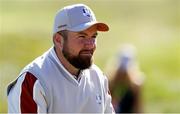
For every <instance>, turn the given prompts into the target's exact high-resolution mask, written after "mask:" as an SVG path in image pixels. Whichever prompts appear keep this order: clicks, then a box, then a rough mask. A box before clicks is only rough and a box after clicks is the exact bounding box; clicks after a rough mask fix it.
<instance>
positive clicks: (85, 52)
mask: <svg viewBox="0 0 180 114" xmlns="http://www.w3.org/2000/svg"><path fill="white" fill-rule="evenodd" d="M93 53H94V50H93V49H91V50H87V49H84V50H81V51H80V52H79V54H92V55H93Z"/></svg>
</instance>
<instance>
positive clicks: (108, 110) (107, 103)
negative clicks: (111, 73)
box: [104, 76, 115, 114]
mask: <svg viewBox="0 0 180 114" xmlns="http://www.w3.org/2000/svg"><path fill="white" fill-rule="evenodd" d="M104 77H105V81H104V87H105V99H106V100H105V113H112V114H115V111H114V108H113V105H112V102H111V101H112V98H111V95H110V91H109V85H108V80H107V78H106V76H104Z"/></svg>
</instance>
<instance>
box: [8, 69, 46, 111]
mask: <svg viewBox="0 0 180 114" xmlns="http://www.w3.org/2000/svg"><path fill="white" fill-rule="evenodd" d="M7 97H8V112H9V113H47V103H46V98H45V92H44V89H43V88H42V86H41V84H40V82H39V80H38V79H37V78H36V77H35V76H34V75H33V74H31V73H29V72H27V73H24V74H22V75H21V76H20V77H19V78H18V79H17V81H16V83H13V86H12V87H11V88H10V90H9V92H8V96H7Z"/></svg>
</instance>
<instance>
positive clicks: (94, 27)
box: [68, 26, 97, 36]
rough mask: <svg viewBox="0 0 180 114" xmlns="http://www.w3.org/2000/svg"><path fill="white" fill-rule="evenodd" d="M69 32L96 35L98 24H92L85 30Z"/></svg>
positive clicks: (70, 32)
mask: <svg viewBox="0 0 180 114" xmlns="http://www.w3.org/2000/svg"><path fill="white" fill-rule="evenodd" d="M68 33H69V34H71V35H72V34H73V35H79V34H83V35H87V36H92V35H96V34H97V26H92V27H90V28H88V29H86V30H84V31H80V32H72V31H69V32H68Z"/></svg>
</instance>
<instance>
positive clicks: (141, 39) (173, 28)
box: [0, 0, 180, 113]
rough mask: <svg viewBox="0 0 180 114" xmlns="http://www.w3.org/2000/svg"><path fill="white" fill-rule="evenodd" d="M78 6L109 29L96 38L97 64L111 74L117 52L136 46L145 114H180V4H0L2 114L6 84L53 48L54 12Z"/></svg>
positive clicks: (97, 0) (144, 0)
mask: <svg viewBox="0 0 180 114" xmlns="http://www.w3.org/2000/svg"><path fill="white" fill-rule="evenodd" d="M74 3H84V4H87V5H88V6H90V7H91V8H92V9H93V11H94V12H95V14H96V17H97V19H98V20H103V21H104V22H106V23H108V24H109V26H110V31H109V32H107V33H100V34H99V35H98V46H97V50H96V53H95V57H94V58H95V63H96V64H97V65H98V66H99V67H100V68H101V69H102V70H103V71H104V72H105V73H107V74H108V72H109V68H110V69H113V68H114V65H113V62H111V61H113V59H114V58H115V56H116V55H117V53H118V49H119V47H120V46H121V45H122V44H124V43H130V44H133V45H134V46H135V47H136V48H137V51H138V55H137V56H138V58H137V59H138V62H139V63H140V64H139V66H140V68H141V70H142V71H143V72H144V74H145V81H144V86H143V88H142V89H143V90H142V101H143V112H169V113H170V112H180V97H179V95H180V0H0V112H4V113H5V112H7V101H6V87H7V84H8V83H10V82H11V81H12V80H14V79H15V78H16V77H17V76H18V74H19V72H20V70H21V69H22V68H23V67H24V66H25V65H26V64H28V63H29V62H31V61H32V60H33V59H34V58H36V57H37V56H39V55H41V54H42V53H43V52H44V51H46V50H47V49H49V48H50V47H51V46H52V26H53V20H54V16H55V13H56V11H57V10H58V9H59V8H61V7H63V6H64V5H69V4H74ZM108 65H109V66H108ZM109 78H110V77H109Z"/></svg>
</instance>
